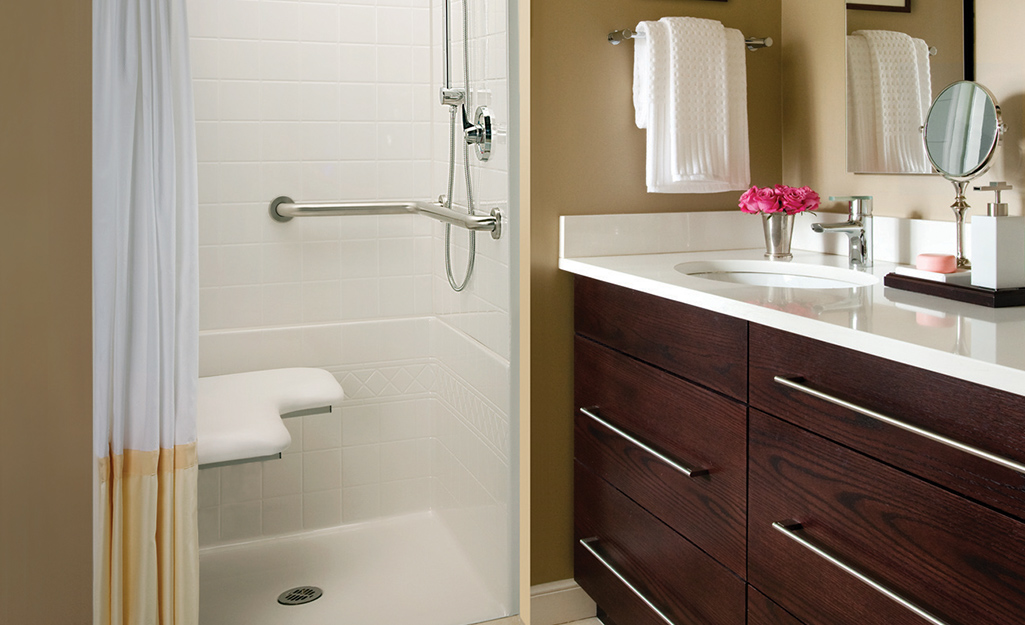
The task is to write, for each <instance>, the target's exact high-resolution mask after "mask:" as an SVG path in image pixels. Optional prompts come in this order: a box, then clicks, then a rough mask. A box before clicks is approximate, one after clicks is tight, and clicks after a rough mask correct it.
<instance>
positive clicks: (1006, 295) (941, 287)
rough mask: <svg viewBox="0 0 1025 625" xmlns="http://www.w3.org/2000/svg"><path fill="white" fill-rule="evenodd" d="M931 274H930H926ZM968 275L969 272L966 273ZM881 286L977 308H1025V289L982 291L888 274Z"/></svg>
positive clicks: (975, 288)
mask: <svg viewBox="0 0 1025 625" xmlns="http://www.w3.org/2000/svg"><path fill="white" fill-rule="evenodd" d="M928 273H932V272H928ZM966 273H970V272H966ZM883 286H888V287H891V288H894V289H900V290H901V291H911V292H913V293H921V294H923V295H932V296H934V297H942V298H945V299H951V300H955V301H958V302H965V303H967V304H975V305H977V306H989V307H990V308H1010V307H1012V306H1025V288H1022V289H997V290H993V289H983V288H979V287H976V286H970V285H969V286H963V285H960V284H949V283H946V282H938V281H935V280H924V279H922V278H915V277H912V276H910V275H901V274H899V273H888V274H886V275H885V276H884V277H883Z"/></svg>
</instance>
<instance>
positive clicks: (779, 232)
mask: <svg viewBox="0 0 1025 625" xmlns="http://www.w3.org/2000/svg"><path fill="white" fill-rule="evenodd" d="M762 229H763V230H764V231H765V257H766V258H768V259H769V260H790V259H791V258H793V257H794V255H793V254H791V253H790V239H791V238H792V237H793V236H794V216H793V215H787V214H786V213H762Z"/></svg>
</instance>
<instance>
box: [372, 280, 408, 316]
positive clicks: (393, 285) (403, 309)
mask: <svg viewBox="0 0 1025 625" xmlns="http://www.w3.org/2000/svg"><path fill="white" fill-rule="evenodd" d="M380 282H381V287H380V297H381V315H382V316H383V317H409V316H412V315H413V314H414V311H415V310H416V300H415V299H414V297H415V296H414V291H413V285H414V282H413V277H412V276H396V277H390V278H385V277H382V278H380Z"/></svg>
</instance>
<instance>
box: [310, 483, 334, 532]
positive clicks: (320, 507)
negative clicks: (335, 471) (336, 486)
mask: <svg viewBox="0 0 1025 625" xmlns="http://www.w3.org/2000/svg"><path fill="white" fill-rule="evenodd" d="M341 522H342V491H340V490H325V491H320V492H316V493H305V494H303V528H304V529H313V528H318V527H331V526H334V525H338V524H340V523H341Z"/></svg>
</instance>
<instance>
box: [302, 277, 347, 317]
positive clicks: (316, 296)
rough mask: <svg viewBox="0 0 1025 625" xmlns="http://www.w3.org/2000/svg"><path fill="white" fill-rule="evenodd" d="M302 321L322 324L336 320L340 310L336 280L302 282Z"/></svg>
mask: <svg viewBox="0 0 1025 625" xmlns="http://www.w3.org/2000/svg"><path fill="white" fill-rule="evenodd" d="M302 292H303V321H305V322H307V323H324V322H330V321H334V320H336V319H338V316H339V313H340V309H341V302H340V299H341V297H340V296H341V285H340V284H339V282H338V281H337V280H329V281H325V282H304V283H303V285H302Z"/></svg>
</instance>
